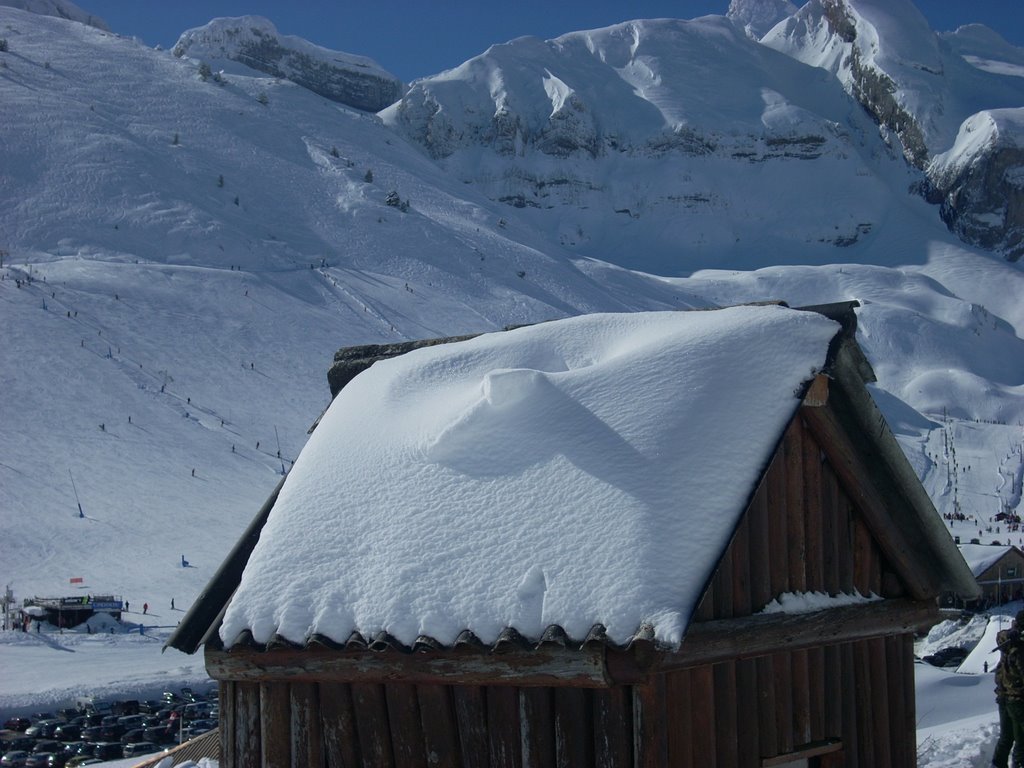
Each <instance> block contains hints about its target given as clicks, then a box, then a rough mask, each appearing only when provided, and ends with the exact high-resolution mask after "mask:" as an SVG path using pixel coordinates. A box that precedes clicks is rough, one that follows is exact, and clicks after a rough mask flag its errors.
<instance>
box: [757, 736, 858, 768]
mask: <svg viewBox="0 0 1024 768" xmlns="http://www.w3.org/2000/svg"><path fill="white" fill-rule="evenodd" d="M842 748H843V742H841V741H833V740H829V741H822V742H819V743H816V744H805V745H804V746H802V747H797V748H796V749H795V750H794V751H793V752H790V753H789V754H786V755H778V756H777V757H766V758H764V759H763V760H762V761H761V766H762V768H769V766H776V765H790V764H792V763H795V762H796V761H798V760H809V759H810V758H812V757H820V756H821V755H828V754H831V753H833V752H838V751H839V750H841V749H842Z"/></svg>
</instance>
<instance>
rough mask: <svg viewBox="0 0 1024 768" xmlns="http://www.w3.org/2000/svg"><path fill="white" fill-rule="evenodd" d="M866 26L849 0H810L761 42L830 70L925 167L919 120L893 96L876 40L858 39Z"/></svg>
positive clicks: (894, 87) (925, 67)
mask: <svg viewBox="0 0 1024 768" xmlns="http://www.w3.org/2000/svg"><path fill="white" fill-rule="evenodd" d="M866 28H867V26H866V25H865V24H864V22H863V20H862V19H861V18H860V17H858V16H857V15H855V13H854V11H853V9H852V8H851V6H850V4H849V3H848V2H847V0H811V2H809V3H807V5H806V6H804V7H803V8H801V9H800V11H799V13H798V14H797V15H794V16H793V17H791V18H790V19H789V21H788V22H787V23H786V24H785V25H780V26H779V27H777V28H776V29H773V30H772V32H771V34H770V35H768V36H766V38H765V39H764V41H763V42H765V44H767V45H770V46H771V47H773V48H776V49H778V50H781V51H784V52H785V53H788V54H790V55H792V56H794V58H797V59H799V60H801V61H804V62H805V63H808V64H814V65H816V66H822V67H823V68H826V69H829V70H830V71H832V72H833V73H834V74H835V75H836V76H837V77H839V79H840V81H842V82H843V83H844V85H845V86H846V88H847V90H848V92H849V93H850V95H851V96H853V97H854V98H855V99H856V100H857V101H858V102H860V104H861V105H862V106H863V107H864V109H865V110H867V112H868V114H870V115H871V116H872V117H873V118H874V119H875V121H876V122H878V124H879V125H882V126H885V127H886V128H887V129H888V130H890V131H892V132H893V133H894V134H895V135H896V136H898V137H899V139H900V141H901V142H902V144H903V152H904V155H905V156H906V158H907V160H909V161H910V162H911V163H913V164H914V165H915V166H916V167H918V168H923V167H924V166H925V164H926V163H927V162H928V159H929V152H928V146H927V143H926V141H925V137H924V134H923V132H922V130H921V125H920V124H919V121H918V116H916V115H914V114H912V113H911V112H910V111H909V110H908V109H907V107H906V105H905V104H904V103H902V102H901V101H900V100H899V99H898V98H897V95H898V93H899V90H900V87H901V86H900V84H898V83H897V82H896V81H895V80H894V79H893V77H892V76H891V75H890V74H889V73H888V72H886V71H885V69H883V68H882V67H880V66H879V65H878V63H877V61H876V60H875V56H876V55H877V53H878V41H877V40H873V39H862V31H864V30H865V29H866ZM871 32H875V30H874V29H871ZM933 37H934V35H933ZM823 51H824V52H825V53H824V54H823V53H822V52H823ZM915 66H916V67H917V69H918V70H919V71H924V72H926V71H929V70H938V69H939V66H938V65H937V64H934V63H931V62H925V63H916V64H915ZM936 74H938V73H937V72H936Z"/></svg>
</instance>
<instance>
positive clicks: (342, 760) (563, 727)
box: [220, 636, 915, 768]
mask: <svg viewBox="0 0 1024 768" xmlns="http://www.w3.org/2000/svg"><path fill="white" fill-rule="evenodd" d="M820 656H821V657H822V658H823V659H826V660H828V662H829V664H831V665H833V666H832V668H830V669H828V670H827V671H824V672H823V673H822V674H815V673H812V672H810V671H811V670H813V669H814V665H813V662H814V660H813V659H808V658H806V654H802V653H799V652H796V653H790V652H786V651H780V652H778V653H775V654H772V655H771V656H765V657H761V658H758V659H745V660H740V661H736V662H724V663H720V664H713V665H707V666H703V667H694V668H692V669H684V670H678V671H673V672H670V673H667V674H663V675H654V676H652V677H651V678H650V680H649V681H648V682H646V683H644V684H642V685H632V686H625V685H624V686H615V687H612V688H608V689H594V688H536V687H530V688H517V687H514V686H490V687H487V686H452V685H421V686H417V685H410V684H402V683H388V684H376V685H374V684H368V683H305V682H296V683H288V682H271V683H233V682H222V683H221V684H220V696H221V702H222V704H221V707H222V710H221V711H222V715H221V716H222V721H221V739H222V743H221V754H222V756H224V758H223V759H224V764H225V765H228V766H244V767H245V768H260V767H262V766H268V767H269V766H273V767H274V768H284V767H286V766H293V767H294V768H305V767H306V766H318V767H322V768H371V767H373V768H387V767H389V766H390V767H393V768H407V767H410V768H427V767H428V766H429V767H433V766H447V767H450V768H457V767H459V766H465V767H466V768H527V767H528V766H538V767H544V766H552V767H554V766H559V767H563V768H566V767H577V766H578V767H580V768H582V767H583V766H602V767H603V768H620V767H621V768H666V767H667V766H671V767H672V768H757V767H758V766H761V765H762V764H763V761H764V760H765V759H770V758H773V757H778V756H780V755H786V754H793V753H795V754H800V753H802V752H805V751H810V752H811V753H813V752H814V751H815V750H816V749H824V750H825V754H823V755H822V756H821V757H819V758H818V759H819V760H820V763H818V764H819V765H821V766H826V767H827V766H840V765H841V766H844V768H904V767H906V766H913V765H914V764H915V731H914V729H915V724H914V708H913V699H912V698H909V697H911V696H912V693H913V685H914V680H913V662H912V639H911V638H910V637H909V636H903V637H892V638H880V639H876V640H864V641H860V642H856V643H845V644H842V645H834V646H827V647H825V648H822V649H821V653H820ZM794 670H799V671H798V672H797V674H795V675H794V674H793V672H794ZM804 670H806V671H807V672H804ZM228 756H230V757H228ZM811 764H812V765H814V764H815V763H811Z"/></svg>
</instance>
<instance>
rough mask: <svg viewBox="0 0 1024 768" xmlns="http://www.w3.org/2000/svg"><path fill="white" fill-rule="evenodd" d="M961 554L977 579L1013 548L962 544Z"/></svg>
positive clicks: (996, 545) (995, 545)
mask: <svg viewBox="0 0 1024 768" xmlns="http://www.w3.org/2000/svg"><path fill="white" fill-rule="evenodd" d="M959 549H960V554H961V555H963V556H964V560H966V561H967V567H968V568H970V569H971V573H973V574H974V575H975V577H977V576H980V575H981V574H983V573H984V572H985V571H987V570H988V569H989V568H991V567H992V566H993V565H995V563H996V561H997V560H999V558H1001V557H1002V556H1003V555H1005V554H1006V553H1007V552H1009V551H1010V550H1011V549H1013V547H1010V546H1005V545H998V544H961V545H960V546H959Z"/></svg>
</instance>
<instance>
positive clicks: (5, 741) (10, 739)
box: [0, 731, 36, 755]
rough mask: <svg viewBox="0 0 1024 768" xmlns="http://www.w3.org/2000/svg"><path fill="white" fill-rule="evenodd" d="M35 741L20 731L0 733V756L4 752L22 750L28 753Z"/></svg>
mask: <svg viewBox="0 0 1024 768" xmlns="http://www.w3.org/2000/svg"><path fill="white" fill-rule="evenodd" d="M35 743H36V740H35V739H33V738H32V737H30V736H26V735H25V734H24V733H22V732H21V731H0V755H2V754H4V752H15V751H17V750H19V749H20V750H24V751H25V752H30V751H31V750H32V745H33V744H35Z"/></svg>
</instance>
